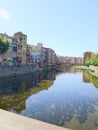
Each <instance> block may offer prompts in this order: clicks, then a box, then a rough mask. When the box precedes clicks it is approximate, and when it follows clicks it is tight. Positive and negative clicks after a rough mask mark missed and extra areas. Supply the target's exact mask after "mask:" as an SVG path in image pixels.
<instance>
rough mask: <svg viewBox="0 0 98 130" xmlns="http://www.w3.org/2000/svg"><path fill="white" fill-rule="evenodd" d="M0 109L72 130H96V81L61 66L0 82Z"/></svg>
mask: <svg viewBox="0 0 98 130" xmlns="http://www.w3.org/2000/svg"><path fill="white" fill-rule="evenodd" d="M0 108H1V109H4V110H7V111H11V112H14V113H17V114H20V115H24V116H28V117H30V118H34V119H37V120H41V121H44V122H48V123H51V124H55V125H59V126H62V127H66V128H70V129H72V130H98V78H96V77H94V76H92V75H90V74H89V73H87V72H85V71H83V72H80V71H77V70H75V69H73V68H70V67H64V66H63V67H61V68H59V72H56V71H50V72H49V71H39V72H35V73H33V74H32V73H30V74H26V75H19V76H14V77H12V78H11V77H10V78H5V79H0Z"/></svg>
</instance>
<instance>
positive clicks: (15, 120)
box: [0, 109, 69, 130]
mask: <svg viewBox="0 0 98 130" xmlns="http://www.w3.org/2000/svg"><path fill="white" fill-rule="evenodd" d="M0 130H69V129H67V128H63V127H59V126H56V125H52V124H48V123H45V122H42V121H38V120H35V119H31V118H28V117H24V116H21V115H18V114H15V113H11V112H8V111H4V110H1V109H0Z"/></svg>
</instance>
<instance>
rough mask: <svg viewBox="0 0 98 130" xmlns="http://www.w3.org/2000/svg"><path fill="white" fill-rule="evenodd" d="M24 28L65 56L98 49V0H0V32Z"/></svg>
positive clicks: (32, 37)
mask: <svg viewBox="0 0 98 130" xmlns="http://www.w3.org/2000/svg"><path fill="white" fill-rule="evenodd" d="M18 31H22V32H23V33H25V34H27V36H28V43H29V44H34V45H36V44H37V43H38V42H42V43H43V44H44V46H45V47H49V48H52V49H53V50H54V51H55V52H56V54H58V55H62V56H82V55H83V52H85V51H93V52H96V51H97V50H98V48H97V44H98V0H3V1H2V0H0V32H1V33H5V32H6V33H7V34H8V35H13V34H14V32H18Z"/></svg>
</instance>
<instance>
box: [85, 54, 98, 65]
mask: <svg viewBox="0 0 98 130" xmlns="http://www.w3.org/2000/svg"><path fill="white" fill-rule="evenodd" d="M85 64H86V65H94V66H98V54H95V55H94V56H93V57H91V58H89V57H87V58H86V60H85Z"/></svg>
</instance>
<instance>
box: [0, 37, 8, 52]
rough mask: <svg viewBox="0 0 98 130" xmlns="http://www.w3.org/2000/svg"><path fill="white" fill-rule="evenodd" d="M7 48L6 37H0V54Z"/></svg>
mask: <svg viewBox="0 0 98 130" xmlns="http://www.w3.org/2000/svg"><path fill="white" fill-rule="evenodd" d="M8 48H9V42H8V40H7V39H2V38H1V37H0V54H3V53H6V52H7V50H8Z"/></svg>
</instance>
